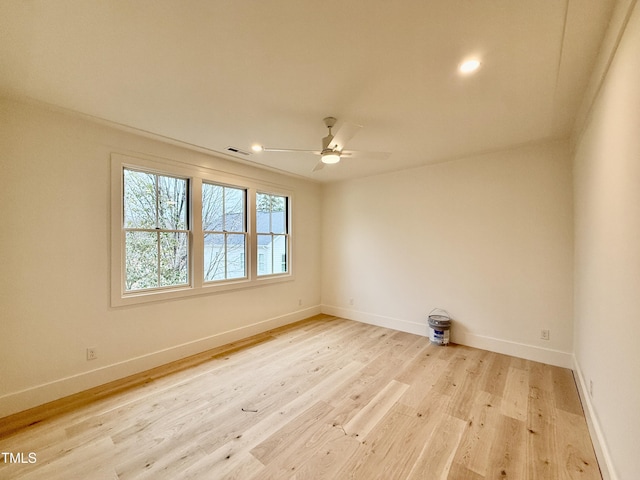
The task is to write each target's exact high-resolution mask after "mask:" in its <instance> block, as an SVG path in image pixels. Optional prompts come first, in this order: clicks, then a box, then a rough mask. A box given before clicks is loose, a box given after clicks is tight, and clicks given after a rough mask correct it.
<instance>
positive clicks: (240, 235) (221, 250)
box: [202, 183, 247, 282]
mask: <svg viewBox="0 0 640 480" xmlns="http://www.w3.org/2000/svg"><path fill="white" fill-rule="evenodd" d="M245 205H246V191H245V190H243V189H240V188H232V187H227V186H223V185H214V184H210V183H203V184H202V230H203V233H204V281H205V282H210V281H216V280H225V279H231V278H245V277H246V276H247V269H246V263H245V256H246V249H247V227H246V225H247V221H246V214H245V210H246V209H245Z"/></svg>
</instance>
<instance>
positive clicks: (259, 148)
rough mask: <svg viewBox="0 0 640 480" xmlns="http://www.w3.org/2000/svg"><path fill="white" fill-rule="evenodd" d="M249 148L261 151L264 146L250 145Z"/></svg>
mask: <svg viewBox="0 0 640 480" xmlns="http://www.w3.org/2000/svg"><path fill="white" fill-rule="evenodd" d="M251 150H253V151H254V152H262V151H263V150H264V147H263V146H262V145H251Z"/></svg>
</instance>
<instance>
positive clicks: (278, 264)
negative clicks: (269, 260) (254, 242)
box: [272, 235, 288, 273]
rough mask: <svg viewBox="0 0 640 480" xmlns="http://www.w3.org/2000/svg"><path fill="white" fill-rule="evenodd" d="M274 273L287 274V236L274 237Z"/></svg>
mask: <svg viewBox="0 0 640 480" xmlns="http://www.w3.org/2000/svg"><path fill="white" fill-rule="evenodd" d="M272 248H273V273H286V272H287V258H288V252H287V237H286V235H274V236H273V246H272Z"/></svg>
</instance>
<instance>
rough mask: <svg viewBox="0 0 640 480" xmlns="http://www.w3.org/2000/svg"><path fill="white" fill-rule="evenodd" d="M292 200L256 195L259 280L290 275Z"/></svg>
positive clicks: (276, 196)
mask: <svg viewBox="0 0 640 480" xmlns="http://www.w3.org/2000/svg"><path fill="white" fill-rule="evenodd" d="M288 207H289V199H288V197H286V196H282V195H274V194H270V193H257V194H256V237H257V243H258V258H259V259H260V261H259V262H258V271H257V274H258V276H264V275H276V274H283V273H287V272H288V271H289V260H288V258H289V208H288Z"/></svg>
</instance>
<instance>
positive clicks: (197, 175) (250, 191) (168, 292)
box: [110, 153, 295, 307]
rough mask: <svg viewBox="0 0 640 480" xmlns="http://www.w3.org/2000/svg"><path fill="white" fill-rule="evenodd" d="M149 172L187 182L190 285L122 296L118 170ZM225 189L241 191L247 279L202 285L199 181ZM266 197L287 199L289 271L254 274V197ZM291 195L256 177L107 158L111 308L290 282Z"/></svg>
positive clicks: (163, 161) (125, 157)
mask: <svg viewBox="0 0 640 480" xmlns="http://www.w3.org/2000/svg"><path fill="white" fill-rule="evenodd" d="M124 168H131V169H134V170H142V171H148V172H150V173H155V174H158V175H168V176H178V177H182V178H187V179H188V181H189V185H188V195H189V199H188V202H189V212H188V216H189V219H190V222H189V223H190V225H189V226H190V230H189V234H188V237H189V239H188V244H189V271H188V279H189V283H188V284H187V285H184V286H176V287H162V288H158V289H149V290H135V291H132V292H126V291H125V289H124V277H125V266H124V258H125V257H124V255H125V252H124V221H123V214H124V211H123V193H124V181H123V169H124ZM203 182H207V183H212V184H216V185H226V186H230V187H233V188H241V189H245V190H246V200H245V201H246V216H247V218H246V228H247V234H246V235H247V236H246V239H247V240H246V243H247V246H246V255H245V260H246V271H247V277H246V278H239V279H226V280H216V281H208V282H205V281H204V233H203V229H202V183H203ZM257 192H260V193H269V194H272V195H279V196H284V197H287V204H288V214H287V221H288V224H287V231H288V242H289V244H288V255H289V270H288V271H287V272H286V273H277V274H271V275H261V276H258V274H257V271H258V241H257V235H256V194H257ZM294 203H295V202H294V195H293V192H292V191H291V190H289V189H288V188H286V187H283V186H280V185H276V184H271V183H268V182H263V181H261V180H259V179H256V178H252V177H246V176H240V175H233V174H229V173H226V172H222V171H219V170H214V169H212V168H207V167H203V166H200V165H191V164H187V163H181V162H176V161H172V160H167V159H159V158H155V157H147V156H142V155H141V156H137V157H132V156H130V155H125V154H120V153H112V154H111V208H110V210H111V220H110V226H111V248H110V254H111V255H110V257H111V258H110V267H111V306H113V307H120V306H126V305H136V304H141V303H147V302H154V301H161V300H169V299H174V298H183V297H188V296H193V295H203V294H213V293H221V292H228V291H232V290H237V289H243V288H253V287H258V286H262V285H269V284H272V283H279V282H286V281H291V280H294V279H295V275H294V265H295V264H294V258H295V253H294V248H295V241H294V240H293V238H294V237H293V223H294V222H293V218H294V216H293V213H294Z"/></svg>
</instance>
